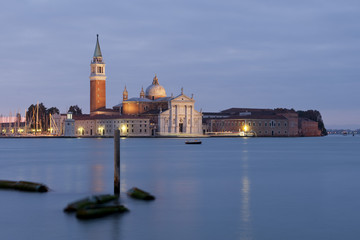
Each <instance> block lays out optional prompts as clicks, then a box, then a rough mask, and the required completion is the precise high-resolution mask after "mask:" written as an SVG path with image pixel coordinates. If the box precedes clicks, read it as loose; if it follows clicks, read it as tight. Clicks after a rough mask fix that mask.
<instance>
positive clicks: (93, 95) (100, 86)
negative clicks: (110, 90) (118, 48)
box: [90, 35, 106, 114]
mask: <svg viewBox="0 0 360 240" xmlns="http://www.w3.org/2000/svg"><path fill="white" fill-rule="evenodd" d="M90 69H91V73H90V114H97V113H96V111H97V110H100V109H105V108H106V75H105V62H104V61H103V57H102V54H101V49H100V44H99V35H96V46H95V51H94V56H93V59H92V61H91V63H90Z"/></svg>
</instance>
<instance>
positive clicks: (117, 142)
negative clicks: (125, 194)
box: [114, 130, 120, 196]
mask: <svg viewBox="0 0 360 240" xmlns="http://www.w3.org/2000/svg"><path fill="white" fill-rule="evenodd" d="M114 195H117V196H119V195H120V130H115V132H114Z"/></svg>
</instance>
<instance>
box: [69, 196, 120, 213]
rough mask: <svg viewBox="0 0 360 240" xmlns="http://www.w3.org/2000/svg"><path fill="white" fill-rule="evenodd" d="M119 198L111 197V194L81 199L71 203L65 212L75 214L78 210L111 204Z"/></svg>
mask: <svg viewBox="0 0 360 240" xmlns="http://www.w3.org/2000/svg"><path fill="white" fill-rule="evenodd" d="M117 198H118V196H115V195H110V194H104V195H95V196H91V197H87V198H83V199H80V200H78V201H75V202H72V203H69V204H68V205H67V206H66V208H64V212H75V211H77V210H80V209H83V208H86V207H90V206H93V207H94V206H96V205H97V204H103V203H107V202H111V201H113V200H115V199H117Z"/></svg>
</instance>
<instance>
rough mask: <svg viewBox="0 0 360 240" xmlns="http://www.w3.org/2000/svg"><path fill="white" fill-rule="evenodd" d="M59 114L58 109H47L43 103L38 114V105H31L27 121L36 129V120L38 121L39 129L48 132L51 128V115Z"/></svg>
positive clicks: (40, 104) (27, 113)
mask: <svg viewBox="0 0 360 240" xmlns="http://www.w3.org/2000/svg"><path fill="white" fill-rule="evenodd" d="M56 113H57V114H59V113H60V111H59V109H58V108H57V107H51V108H46V107H45V106H44V104H43V103H39V111H38V112H37V104H31V105H30V107H29V108H28V110H27V112H26V121H27V122H28V123H31V125H30V127H31V128H33V129H35V128H36V126H35V125H36V119H38V126H37V128H38V129H41V131H47V129H48V128H49V127H50V114H56Z"/></svg>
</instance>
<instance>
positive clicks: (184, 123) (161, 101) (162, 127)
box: [119, 75, 202, 136]
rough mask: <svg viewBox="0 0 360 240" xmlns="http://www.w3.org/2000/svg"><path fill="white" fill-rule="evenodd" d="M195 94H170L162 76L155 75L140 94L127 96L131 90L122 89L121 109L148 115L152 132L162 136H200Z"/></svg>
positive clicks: (200, 130) (199, 116) (131, 113)
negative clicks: (161, 82)
mask: <svg viewBox="0 0 360 240" xmlns="http://www.w3.org/2000/svg"><path fill="white" fill-rule="evenodd" d="M194 105H195V100H194V99H193V96H192V97H191V98H190V97H188V96H186V95H185V94H184V92H183V89H182V90H181V93H180V94H179V95H178V96H176V97H174V96H170V97H168V96H167V95H166V91H165V89H164V87H163V86H161V85H160V84H159V79H158V78H157V76H156V75H155V77H154V78H153V82H152V84H151V85H150V86H148V87H147V88H146V91H145V92H144V90H143V88H142V89H141V91H140V96H139V98H136V97H135V98H130V99H129V98H128V91H127V89H126V87H125V89H124V91H123V101H122V104H120V105H119V106H121V108H119V109H120V111H121V113H122V114H125V115H138V116H146V117H148V118H149V119H150V121H151V122H152V123H153V125H152V127H153V128H152V135H160V136H172V135H176V136H181V135H184V136H185V135H187V136H197V135H202V113H200V112H198V111H196V110H195V108H194Z"/></svg>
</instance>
